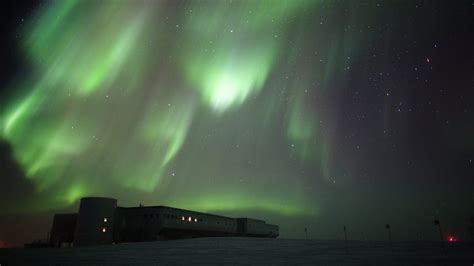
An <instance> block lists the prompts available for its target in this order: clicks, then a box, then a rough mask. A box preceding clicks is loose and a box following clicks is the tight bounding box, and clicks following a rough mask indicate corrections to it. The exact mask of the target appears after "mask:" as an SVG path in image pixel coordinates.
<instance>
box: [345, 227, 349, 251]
mask: <svg viewBox="0 0 474 266" xmlns="http://www.w3.org/2000/svg"><path fill="white" fill-rule="evenodd" d="M346 231H347V229H346V226H345V225H344V245H345V247H346V254H349V247H348V246H347V232H346Z"/></svg>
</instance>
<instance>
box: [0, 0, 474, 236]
mask: <svg viewBox="0 0 474 266" xmlns="http://www.w3.org/2000/svg"><path fill="white" fill-rule="evenodd" d="M473 11H474V3H473V2H472V1H412V0H406V1H372V0H369V1H352V0H347V1H343V0H327V1H318V0H297V1H292V0H261V1H251V0H241V1H236V0H234V1H232V0H223V1H211V0H203V1H197V0H195V1H181V0H176V1H147V0H144V1H92V0H90V1H89V0H86V1H77V0H70V1H24V2H22V3H21V4H18V3H15V2H11V3H7V4H5V8H2V11H1V12H2V14H1V30H2V39H3V40H4V41H2V44H1V51H0V58H1V59H2V62H3V63H2V64H1V66H0V71H1V73H0V169H1V175H0V182H1V183H0V184H1V186H0V209H1V212H0V226H1V227H0V228H1V229H0V240H2V241H6V242H9V243H19V242H20V241H26V240H31V239H32V238H40V237H44V235H45V234H46V232H47V230H48V229H49V226H50V222H51V214H52V213H55V212H69V211H75V210H76V209H77V206H78V200H79V199H80V198H81V197H83V196H109V197H115V198H118V199H119V205H122V206H136V205H138V204H139V203H141V204H144V205H169V206H174V207H179V208H188V209H193V210H198V211H205V212H211V213H219V214H223V215H229V216H233V217H240V216H250V217H255V218H261V219H265V220H267V221H269V222H273V223H277V224H279V225H280V228H281V236H282V237H291V238H301V237H304V228H305V227H307V228H308V232H309V236H310V237H311V238H319V239H339V238H341V237H342V227H343V225H347V226H348V230H349V236H350V237H351V238H353V239H385V237H386V235H385V234H386V232H385V229H384V224H386V223H391V224H392V234H393V237H394V239H396V240H397V239H398V240H404V239H435V238H436V237H438V232H437V231H436V228H434V226H433V225H432V221H433V219H440V220H441V223H442V225H443V227H444V229H445V230H446V232H448V233H454V234H456V235H458V238H460V239H466V238H467V237H468V236H467V232H466V231H467V224H468V223H469V217H470V216H471V215H474V197H473V195H474V181H473V174H474V162H473V160H474V141H473V136H474V114H473V111H474V109H473V108H474V106H473V104H474V91H473V88H474V49H473V47H474V38H473V35H472V32H473V30H474V23H473V20H472V16H473V13H474V12H473ZM33 227H34V230H33V229H32V228H33ZM25 228H29V229H25ZM18 231H21V233H18Z"/></svg>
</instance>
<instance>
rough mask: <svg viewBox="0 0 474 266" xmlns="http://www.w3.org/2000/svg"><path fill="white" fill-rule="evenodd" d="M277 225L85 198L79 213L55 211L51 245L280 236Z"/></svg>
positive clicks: (107, 199)
mask: <svg viewBox="0 0 474 266" xmlns="http://www.w3.org/2000/svg"><path fill="white" fill-rule="evenodd" d="M278 235H279V228H278V226H277V225H271V224H267V223H266V222H265V221H262V220H256V219H250V218H230V217H225V216H219V215H213V214H207V213H201V212H195V211H189V210H183V209H177V208H171V207H166V206H150V207H144V206H140V207H130V208H125V207H118V206H117V200H116V199H111V198H100V197H88V198H82V199H81V202H80V206H79V212H78V213H67V214H56V215H55V216H54V220H53V226H52V229H51V238H50V241H51V245H53V246H61V245H62V244H64V243H73V244H74V246H92V245H104V244H111V243H121V242H140V241H154V240H167V239H180V238H195V237H217V236H250V237H278Z"/></svg>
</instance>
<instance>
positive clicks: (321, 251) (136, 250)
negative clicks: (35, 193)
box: [0, 238, 474, 266]
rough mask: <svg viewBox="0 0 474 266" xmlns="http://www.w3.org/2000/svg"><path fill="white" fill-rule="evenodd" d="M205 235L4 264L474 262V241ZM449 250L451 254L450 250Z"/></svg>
mask: <svg viewBox="0 0 474 266" xmlns="http://www.w3.org/2000/svg"><path fill="white" fill-rule="evenodd" d="M348 246H349V250H348V251H349V254H346V249H345V244H344V241H323V240H293V239H263V238H200V239H187V240H175V241H157V242H142V243H126V244H120V245H110V246H100V247H87V248H62V249H51V248H47V249H21V248H17V249H1V250H0V265H1V266H4V265H175V264H178V265H196V264H199V265H202V264H205V265H209V264H211V265H212V264H214V265H222V264H230V265H235V264H241V265H249V264H258V265H262V264H267V265H268V264H271V265H275V264H277V265H468V266H471V265H474V243H454V244H452V245H448V248H447V251H445V250H444V249H442V248H441V245H440V242H395V243H394V249H393V253H392V250H391V248H390V246H389V244H388V243H387V242H369V241H350V242H349V244H348ZM446 252H447V254H446Z"/></svg>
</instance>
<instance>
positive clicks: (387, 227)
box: [385, 224, 394, 255]
mask: <svg viewBox="0 0 474 266" xmlns="http://www.w3.org/2000/svg"><path fill="white" fill-rule="evenodd" d="M385 228H386V229H387V231H388V241H390V249H391V250H392V255H394V253H393V245H392V232H391V231H390V224H386V225H385Z"/></svg>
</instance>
